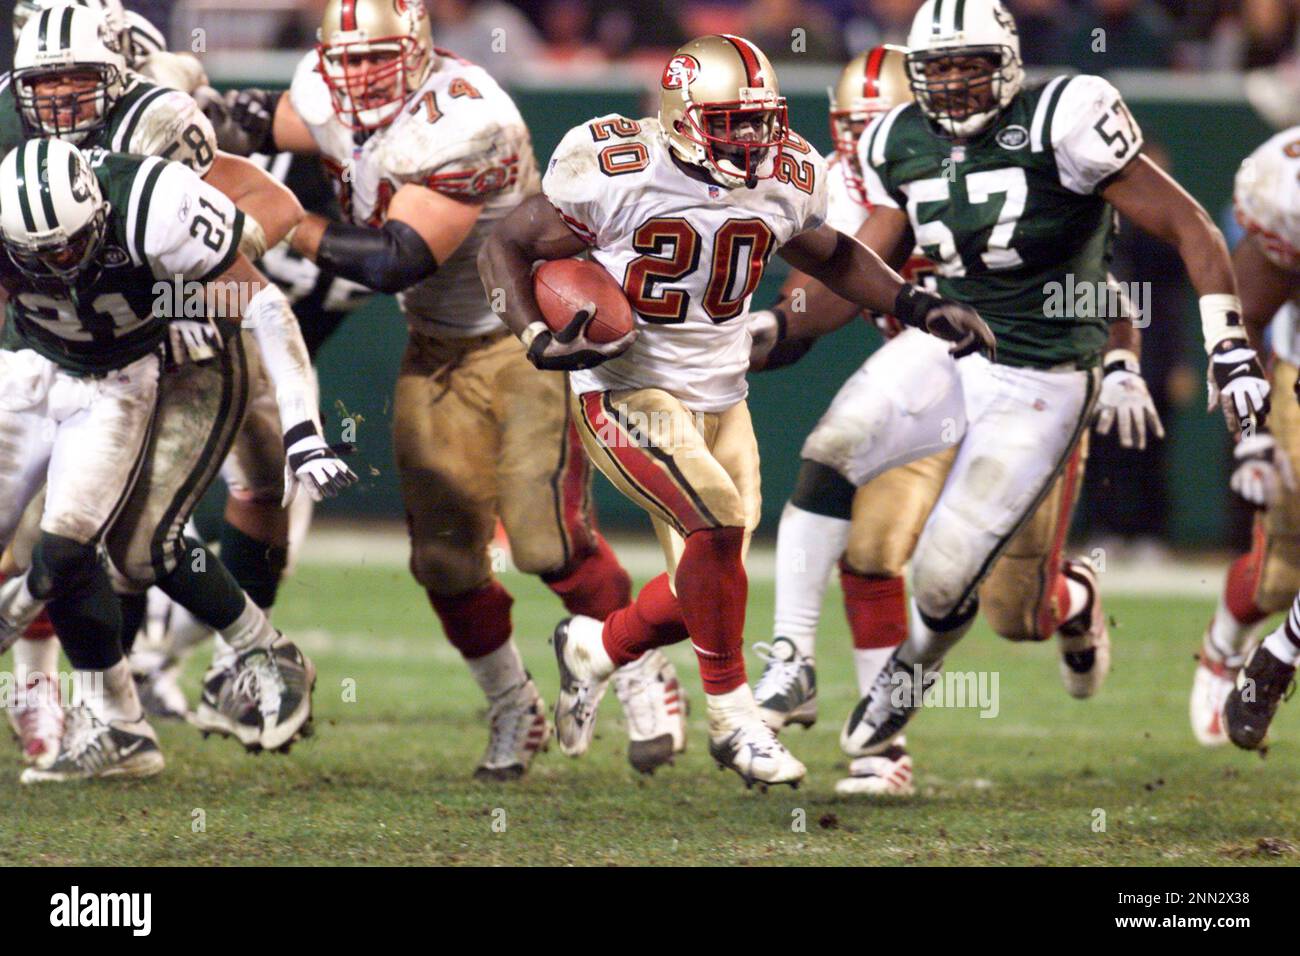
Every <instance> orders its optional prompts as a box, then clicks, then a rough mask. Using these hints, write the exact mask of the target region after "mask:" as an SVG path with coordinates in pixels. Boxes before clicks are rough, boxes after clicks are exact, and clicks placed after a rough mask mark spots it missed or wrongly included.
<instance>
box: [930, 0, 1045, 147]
mask: <svg viewBox="0 0 1300 956" xmlns="http://www.w3.org/2000/svg"><path fill="white" fill-rule="evenodd" d="M907 46H908V48H909V51H910V52H909V53H908V54H907V74H908V80H909V82H910V83H911V86H912V92H913V93H914V94H916V101H917V104H918V105H919V106H920V108H921V111H922V112H923V113H925V115H926V117H928V118H929V120H930V122H931V123H932V124H933V125H934V126H935V127H936V128H937V129H938V131H939V132H940V133H941V134H943V135H945V136H949V137H952V138H955V139H967V138H969V137H971V136H975V135H976V134H978V133H980V132H981V131H983V130H984V129H985V128H986V127H988V125H989V124H990V123H992V122H993V120H994V119H995V118H996V117H997V116H998V114H999V113H1001V112H1002V111H1003V110H1004V109H1006V107H1007V105H1008V104H1010V102H1011V101H1012V100H1013V99H1015V96H1016V94H1017V93H1019V92H1020V87H1021V84H1022V83H1023V82H1024V77H1025V71H1024V65H1023V64H1022V63H1021V61H1020V35H1019V34H1018V33H1017V32H1016V21H1015V20H1014V19H1013V18H1012V16H1011V14H1010V13H1009V12H1007V9H1006V7H1004V6H1003V5H1002V3H1001V2H1000V0H925V3H923V4H922V5H921V9H920V10H918V11H917V12H916V17H915V19H913V20H912V31H911V33H909V34H908V37H907Z"/></svg>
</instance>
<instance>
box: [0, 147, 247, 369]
mask: <svg viewBox="0 0 1300 956" xmlns="http://www.w3.org/2000/svg"><path fill="white" fill-rule="evenodd" d="M86 155H87V159H88V160H89V161H90V164H91V167H92V168H93V169H94V172H95V176H96V178H97V179H98V180H99V188H100V191H101V192H102V194H103V196H104V199H106V200H107V201H108V203H109V206H110V209H109V213H108V221H107V226H106V235H105V239H104V243H103V245H102V246H101V248H100V250H99V253H98V255H97V257H96V265H97V266H98V268H94V269H90V270H87V272H86V273H85V274H84V275H83V278H82V279H81V281H80V282H79V283H78V284H77V286H76V287H75V288H74V287H68V286H67V285H65V284H63V283H61V282H58V281H57V280H53V279H51V280H49V281H44V280H42V281H39V282H37V281H33V280H28V279H24V278H20V279H19V280H18V282H19V286H18V288H16V289H15V291H14V293H13V294H12V295H11V296H10V298H9V304H8V306H7V312H6V316H7V318H6V321H5V328H4V341H3V345H4V347H5V348H7V349H11V350H17V349H24V348H29V349H34V350H35V351H37V352H39V353H40V354H41V355H44V356H45V357H46V358H48V359H50V360H51V361H53V362H55V363H57V364H58V365H60V366H62V367H63V368H65V369H68V370H69V371H72V372H74V373H76V374H81V375H101V374H105V373H107V372H110V371H112V370H113V369H116V368H121V367H123V366H125V365H128V364H130V363H131V362H134V361H135V360H136V359H138V358H140V357H142V356H144V355H146V354H148V353H149V352H151V351H153V350H154V349H156V348H157V347H158V346H159V343H160V342H161V340H162V337H163V335H164V334H165V332H166V327H167V322H168V320H169V319H171V318H192V317H198V316H202V315H203V308H202V307H201V305H200V303H201V299H200V295H201V291H202V286H201V285H195V283H199V284H201V283H203V282H206V281H208V280H210V279H215V278H216V277H217V276H219V275H221V274H222V273H223V272H225V271H226V270H227V269H228V268H230V266H231V264H232V263H233V262H234V261H235V258H236V256H238V254H239V240H240V237H241V235H242V233H243V228H244V214H243V213H242V212H240V211H239V210H238V209H236V208H235V205H234V203H232V202H231V201H230V200H229V199H228V198H227V197H226V196H225V195H224V194H222V193H221V192H219V191H217V190H216V189H214V188H213V187H211V186H209V185H208V184H207V183H205V182H203V180H201V179H199V177H198V176H196V175H195V174H194V173H193V172H191V171H190V170H189V169H187V168H186V167H185V166H183V165H181V164H180V163H169V162H166V161H164V160H162V159H159V158H157V157H141V156H127V155H122V154H117V153H108V152H105V151H103V150H91V151H88V152H87V154H86ZM20 174H21V171H20ZM187 284H188V285H187ZM195 306H199V307H198V308H195ZM232 318H234V320H235V321H238V317H237V316H232Z"/></svg>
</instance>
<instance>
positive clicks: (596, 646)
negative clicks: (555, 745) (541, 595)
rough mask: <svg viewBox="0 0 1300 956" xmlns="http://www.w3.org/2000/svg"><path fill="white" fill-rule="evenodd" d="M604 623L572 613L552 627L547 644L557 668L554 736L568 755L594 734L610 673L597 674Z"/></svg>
mask: <svg viewBox="0 0 1300 956" xmlns="http://www.w3.org/2000/svg"><path fill="white" fill-rule="evenodd" d="M603 629H604V625H603V624H602V623H601V622H600V621H598V620H596V619H595V618H592V617H586V616H585V615H582V614H576V615H574V616H573V617H570V618H565V619H564V620H563V621H561V622H560V623H559V624H558V625H556V627H555V633H554V634H552V635H551V645H552V646H553V647H554V648H555V662H556V664H557V665H558V666H559V669H560V692H559V694H558V696H557V697H556V700H555V739H556V740H557V741H558V742H559V744H560V751H561V752H562V753H564V755H565V756H568V757H580V756H582V755H583V754H584V753H586V752H587V748H589V747H590V746H591V738H592V737H593V736H594V735H595V733H596V709H597V708H598V707H599V706H600V699H601V698H602V697H604V696H605V689H606V688H607V687H608V686H609V679H610V677H611V675H612V674H613V671H612V670H610V671H609V672H608V673H601V671H602V670H603V669H604V668H603V667H601V666H600V664H601V663H603V661H602V660H601V659H602V658H604V660H605V661H608V655H606V654H605V649H604V646H603V645H602V643H601V632H602V631H603Z"/></svg>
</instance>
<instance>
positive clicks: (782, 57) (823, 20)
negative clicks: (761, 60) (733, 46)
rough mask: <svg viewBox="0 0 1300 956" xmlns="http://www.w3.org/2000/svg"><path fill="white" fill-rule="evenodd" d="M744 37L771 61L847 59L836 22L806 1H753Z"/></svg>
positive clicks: (836, 60) (837, 60) (832, 60)
mask: <svg viewBox="0 0 1300 956" xmlns="http://www.w3.org/2000/svg"><path fill="white" fill-rule="evenodd" d="M745 29H746V34H745V35H746V36H747V37H748V38H749V39H751V40H753V41H754V42H755V43H757V44H758V46H759V49H761V50H762V51H763V52H764V53H766V54H767V56H768V59H770V60H772V61H773V62H780V61H790V60H802V61H809V60H811V61H818V60H820V61H823V62H827V61H830V62H839V61H840V60H845V59H848V56H849V55H848V54H846V53H845V51H844V48H843V47H842V46H841V44H840V37H839V31H838V30H836V28H835V22H834V21H833V20H832V19H831V18H830V16H829V15H827V13H826V12H825V11H824V10H821V9H820V8H818V7H817V6H816V5H815V4H813V3H811V2H809V0H754V2H753V3H751V4H750V7H749V20H748V25H747V26H746V28H745Z"/></svg>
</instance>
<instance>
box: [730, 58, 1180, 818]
mask: <svg viewBox="0 0 1300 956" xmlns="http://www.w3.org/2000/svg"><path fill="white" fill-rule="evenodd" d="M906 56H907V50H906V49H904V48H902V47H894V46H881V47H876V48H875V49H873V50H870V51H868V52H867V53H864V54H862V55H860V56H858V57H857V58H855V59H854V60H853V61H852V62H851V63H850V64H849V65H848V66H847V67H846V68H845V70H844V73H843V75H842V76H841V79H840V83H839V84H838V85H837V87H836V89H835V91H834V94H833V97H832V101H831V128H832V133H833V135H834V141H835V148H836V153H835V156H834V158H833V159H832V160H831V161H830V163H829V165H828V168H827V175H828V177H829V179H830V187H829V188H830V202H829V207H830V212H829V216H828V219H829V221H830V222H831V224H832V225H834V226H835V227H836V228H838V229H841V230H843V231H844V232H850V233H856V232H857V231H858V229H859V228H861V226H862V224H863V223H864V222H865V221H866V220H867V218H868V216H870V215H871V209H872V207H871V204H870V203H869V202H868V200H867V197H866V193H865V183H864V182H863V173H862V166H861V161H860V159H859V157H858V154H857V153H858V143H859V140H860V138H861V136H862V132H863V130H864V129H865V127H866V125H867V123H868V122H870V120H872V119H874V118H875V117H876V116H879V115H881V114H882V113H886V112H888V111H889V110H891V109H893V108H894V107H896V106H899V105H902V104H904V103H908V102H911V101H912V99H913V97H912V91H911V88H910V86H909V84H908V78H907V67H906ZM933 269H934V267H933V265H931V264H930V262H929V260H927V259H925V258H924V256H923V255H921V254H920V253H919V252H918V253H916V254H914V255H912V256H911V257H910V258H909V259H908V260H907V261H906V262H905V263H904V264H903V266H902V267H901V269H900V271H901V272H902V274H903V275H904V276H906V277H908V278H914V277H916V276H927V274H928V273H930V272H932V271H933ZM800 296H802V299H801V298H800ZM796 303H797V305H796ZM791 311H802V312H804V313H806V314H807V318H806V320H804V321H801V322H800V323H799V329H800V334H802V335H807V336H812V335H814V334H825V333H827V332H830V331H832V330H834V329H836V328H839V327H841V326H843V325H844V324H846V323H848V322H850V321H852V320H853V319H854V318H855V317H856V316H857V315H858V314H859V313H858V310H857V309H856V308H855V307H854V306H853V305H851V304H850V303H847V302H845V301H844V300H843V299H840V298H839V297H838V296H835V295H834V294H833V293H831V292H830V291H829V290H827V289H826V288H825V287H824V286H822V285H820V284H819V283H816V282H813V281H812V280H810V279H809V278H808V277H807V276H803V275H800V274H798V273H795V274H792V275H791V276H790V277H789V279H787V280H786V284H785V286H784V287H783V288H782V295H781V300H780V301H779V302H778V303H777V304H776V305H775V306H773V308H772V310H770V311H766V312H755V313H753V315H751V317H750V330H751V332H752V333H753V334H754V353H753V356H752V358H753V360H754V361H753V366H754V367H755V368H756V369H767V368H773V367H782V366H784V365H787V364H789V363H790V362H792V361H795V360H797V359H798V358H799V357H800V356H801V355H802V354H804V352H806V351H807V349H808V348H810V347H811V345H812V344H813V342H814V341H815V339H814V338H812V337H808V338H791V337H788V336H787V337H786V338H784V339H783V340H782V342H781V344H780V345H779V346H777V347H776V348H773V343H774V340H775V339H776V337H777V334H778V332H779V330H780V328H781V327H782V325H785V326H786V327H787V328H788V327H789V322H790V319H789V316H788V313H789V312H791ZM1118 311H1120V312H1121V313H1122V312H1123V309H1122V308H1121V309H1120V310H1118ZM874 318H875V321H876V324H877V326H878V327H879V328H880V329H881V332H882V333H883V334H884V336H885V337H886V339H892V338H894V337H895V336H898V335H899V334H900V332H902V330H901V329H900V328H899V327H898V324H897V323H896V322H894V321H893V319H892V318H891V317H889V316H875V317H874ZM1107 318H1108V319H1109V320H1110V322H1111V326H1110V341H1109V343H1108V345H1107V352H1106V357H1105V359H1104V360H1103V368H1104V370H1105V378H1104V379H1103V380H1102V386H1101V392H1100V395H1099V398H1098V403H1097V408H1098V424H1097V428H1098V431H1099V432H1102V433H1103V434H1104V433H1106V432H1107V431H1109V430H1110V429H1111V428H1113V427H1114V425H1115V424H1116V421H1118V424H1119V426H1120V427H1119V432H1120V442H1121V444H1122V445H1124V446H1125V447H1133V446H1136V447H1138V448H1144V447H1146V439H1147V430H1148V423H1149V424H1150V429H1151V431H1152V433H1153V434H1154V435H1155V436H1162V435H1163V430H1162V428H1161V426H1160V420H1159V416H1158V415H1157V414H1156V410H1155V406H1154V405H1153V404H1152V402H1151V396H1150V394H1149V393H1148V391H1147V389H1146V385H1145V383H1144V382H1143V381H1142V378H1141V376H1140V375H1138V374H1137V362H1138V358H1137V353H1138V348H1139V344H1140V343H1139V336H1138V332H1137V330H1136V329H1134V328H1133V325H1132V322H1131V318H1130V317H1129V316H1127V315H1124V314H1120V315H1107ZM901 338H903V339H904V340H905V341H908V342H911V343H913V345H912V347H915V348H921V349H925V348H928V344H927V343H926V342H925V341H924V340H923V339H922V340H920V341H918V339H919V338H920V337H919V336H917V335H916V334H915V333H913V332H905V333H902V335H901ZM900 348H901V346H900ZM876 368H877V363H876V360H874V359H869V360H868V361H867V363H866V364H865V365H864V366H863V367H862V370H861V371H860V372H859V373H858V374H857V375H854V376H853V377H852V378H850V379H849V381H848V382H846V383H845V385H844V387H843V389H842V390H841V393H840V394H839V395H838V396H837V397H836V398H835V400H834V402H833V403H832V406H831V410H830V411H829V412H828V413H827V414H826V415H825V416H824V417H823V418H822V420H821V421H820V422H818V424H817V427H816V428H815V429H814V430H813V432H812V434H811V435H810V436H809V438H808V440H807V442H806V444H805V447H804V450H803V456H802V457H803V459H804V461H803V464H802V468H801V473H800V480H799V482H798V485H797V488H796V492H795V496H794V499H793V500H792V501H791V503H790V504H788V505H787V506H786V509H785V513H784V515H783V517H782V522H781V528H780V531H779V532H778V536H777V589H776V617H775V627H774V634H775V635H776V636H775V637H774V638H773V640H772V642H771V644H770V645H768V646H767V647H766V657H767V664H766V666H765V668H764V670H763V676H762V677H761V678H760V680H759V681H758V683H757V684H756V685H755V688H754V696H755V697H756V698H757V700H758V705H759V708H760V710H761V711H762V712H763V717H764V719H765V720H766V721H767V722H768V723H769V725H770V726H771V727H772V729H773V730H780V729H782V728H783V727H785V726H786V725H787V724H790V723H797V724H801V725H803V726H805V727H808V726H811V725H812V724H813V722H814V721H816V719H817V683H816V671H815V666H814V643H815V638H816V632H817V625H818V622H819V620H820V616H821V609H822V597H823V593H824V589H825V584H826V581H827V577H828V576H829V573H830V571H831V568H830V567H829V566H827V565H825V564H823V563H813V564H812V565H811V566H809V567H805V566H804V562H802V561H799V560H798V555H796V554H793V553H791V552H792V550H793V548H794V547H797V546H798V542H799V541H800V540H801V537H802V536H801V534H800V526H801V524H803V523H805V522H812V523H814V524H820V523H822V522H821V519H822V518H823V517H825V518H830V519H832V522H831V523H829V527H830V529H831V531H832V532H834V533H837V534H838V533H839V532H840V531H842V530H843V525H842V524H840V523H838V522H840V521H842V520H843V518H844V517H845V516H848V517H849V518H850V525H849V528H848V535H847V542H846V543H845V545H844V553H843V556H842V557H839V558H838V560H839V562H840V582H841V585H842V589H843V592H844V609H845V612H846V616H847V618H848V622H849V630H850V632H851V634H852V638H853V648H854V650H853V656H854V662H855V665H856V668H855V669H856V673H857V679H858V686H859V690H860V693H861V694H862V695H866V694H867V692H868V691H869V690H870V689H871V685H872V684H873V683H874V682H875V679H876V675H877V674H878V673H879V672H880V668H881V667H883V666H884V664H885V662H886V661H888V660H889V658H890V657H891V656H892V654H893V651H894V649H895V648H896V647H897V646H898V645H899V644H900V643H902V641H903V639H904V638H905V637H906V636H907V597H906V590H905V586H904V580H903V572H904V569H905V567H906V565H907V563H908V561H909V560H910V559H911V556H912V551H913V549H914V548H915V547H916V543H917V539H918V538H919V537H920V534H921V529H922V527H923V526H924V524H925V521H926V519H927V518H928V517H929V516H930V512H931V511H932V509H933V507H934V503H935V501H936V500H937V499H938V497H939V493H940V491H941V490H942V489H943V484H944V480H945V478H946V477H947V474H948V471H949V469H950V468H951V467H952V463H953V459H954V457H955V455H956V449H955V448H950V449H947V450H945V451H942V452H939V453H938V454H935V455H930V456H928V457H925V458H920V459H917V460H916V461H913V462H909V463H908V464H905V465H901V466H899V467H897V468H892V469H890V470H888V471H886V472H885V473H883V474H881V475H879V476H877V477H875V478H873V479H871V480H870V481H868V482H867V483H866V484H864V485H862V486H861V487H860V488H858V489H857V490H856V492H855V493H854V494H853V496H852V499H851V501H846V500H844V498H843V497H840V498H833V497H821V496H819V495H818V494H817V492H818V489H819V486H820V485H821V484H822V482H821V481H820V480H819V479H820V476H821V474H822V472H823V471H824V469H825V468H826V467H827V465H825V464H823V462H827V461H832V462H833V460H834V452H833V451H832V448H833V445H834V443H835V442H838V441H842V440H843V438H842V436H844V435H845V434H852V433H853V431H854V429H855V427H857V426H858V425H860V424H862V423H863V422H864V419H863V417H862V416H860V415H859V414H857V411H856V410H857V408H858V407H859V406H860V405H862V404H863V403H869V402H879V401H882V400H883V399H882V397H881V396H879V395H878V394H876V393H875V391H874V389H875V384H874V375H875V374H877V373H876V372H875V371H874V370H875V369H876ZM1086 446H1087V442H1086V436H1084V437H1083V438H1081V440H1080V441H1079V443H1078V444H1077V445H1076V447H1075V450H1074V452H1073V454H1072V455H1071V457H1070V460H1069V462H1068V464H1067V465H1066V467H1065V468H1064V469H1063V470H1062V473H1061V475H1060V477H1058V478H1057V479H1056V482H1055V484H1054V485H1053V487H1052V490H1051V491H1050V492H1049V493H1048V494H1047V496H1046V497H1045V498H1044V499H1043V500H1042V502H1041V503H1040V504H1039V505H1038V507H1037V508H1036V509H1035V510H1034V512H1033V515H1032V517H1030V518H1029V519H1028V521H1026V523H1025V524H1024V525H1023V526H1022V527H1021V528H1020V530H1019V531H1017V532H1016V534H1015V536H1014V537H1013V538H1012V539H1011V543H1010V544H1009V545H1008V546H1007V549H1006V550H1005V551H1004V552H1003V553H1002V555H1001V556H1000V557H999V558H998V559H997V561H996V562H995V563H994V565H993V568H992V570H991V571H990V573H989V576H988V578H986V579H985V581H984V582H983V584H982V585H981V587H980V606H981V609H982V610H983V612H984V615H985V617H986V618H987V619H988V621H989V624H990V626H991V627H992V628H993V630H994V631H995V632H997V633H998V634H999V635H1000V636H1002V637H1004V638H1006V639H1007V640H1012V641H1044V640H1047V639H1048V638H1050V637H1051V636H1052V635H1053V633H1055V634H1056V635H1057V636H1058V638H1059V649H1060V652H1061V668H1060V670H1061V677H1062V680H1063V682H1064V684H1065V687H1066V690H1067V691H1068V692H1069V693H1070V694H1071V696H1074V697H1091V696H1092V695H1093V694H1095V693H1096V692H1097V691H1098V690H1099V689H1100V687H1101V684H1102V682H1103V680H1104V678H1105V676H1106V672H1107V670H1108V668H1109V654H1110V646H1109V635H1108V633H1107V629H1106V625H1105V618H1104V615H1103V613H1102V609H1101V604H1100V596H1099V595H1096V577H1095V574H1094V571H1093V569H1092V568H1091V567H1090V566H1089V565H1088V564H1087V563H1086V562H1085V561H1083V560H1078V559H1075V560H1071V559H1063V557H1062V550H1063V548H1064V545H1065V534H1066V531H1067V529H1068V527H1069V523H1070V516H1071V514H1072V513H1073V509H1074V503H1075V501H1076V499H1077V496H1078V490H1079V487H1080V485H1081V484H1082V481H1083V463H1084V460H1085V458H1086V451H1087V447H1086ZM840 487H841V490H843V491H847V489H844V488H843V486H840ZM828 556H829V555H828V554H826V553H824V552H818V557H819V558H821V559H825V558H826V557H828ZM1071 582H1074V584H1075V586H1076V587H1086V588H1090V589H1092V590H1093V592H1094V595H1095V597H1094V600H1093V601H1092V602H1091V603H1087V602H1085V603H1084V604H1083V606H1081V607H1079V608H1078V613H1077V614H1076V616H1075V617H1074V618H1072V619H1068V620H1067V619H1064V618H1063V617H1062V612H1063V611H1065V610H1066V609H1068V608H1069V607H1070V599H1069V590H1068V589H1069V588H1070V586H1071ZM760 649H762V648H761V647H760ZM849 772H850V776H849V777H847V778H845V779H843V780H840V781H839V782H838V783H837V784H836V791H837V792H839V793H844V794H866V795H885V796H906V795H909V794H911V793H912V792H913V790H914V786H913V766H912V757H911V755H910V754H909V753H908V751H907V749H906V741H905V740H904V739H903V736H902V735H900V736H899V738H898V739H897V740H896V741H894V743H893V744H891V745H890V747H889V748H888V749H887V750H885V751H882V752H881V753H879V754H873V755H870V756H866V757H859V758H857V759H856V760H854V761H853V762H852V763H851V764H850V766H849Z"/></svg>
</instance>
